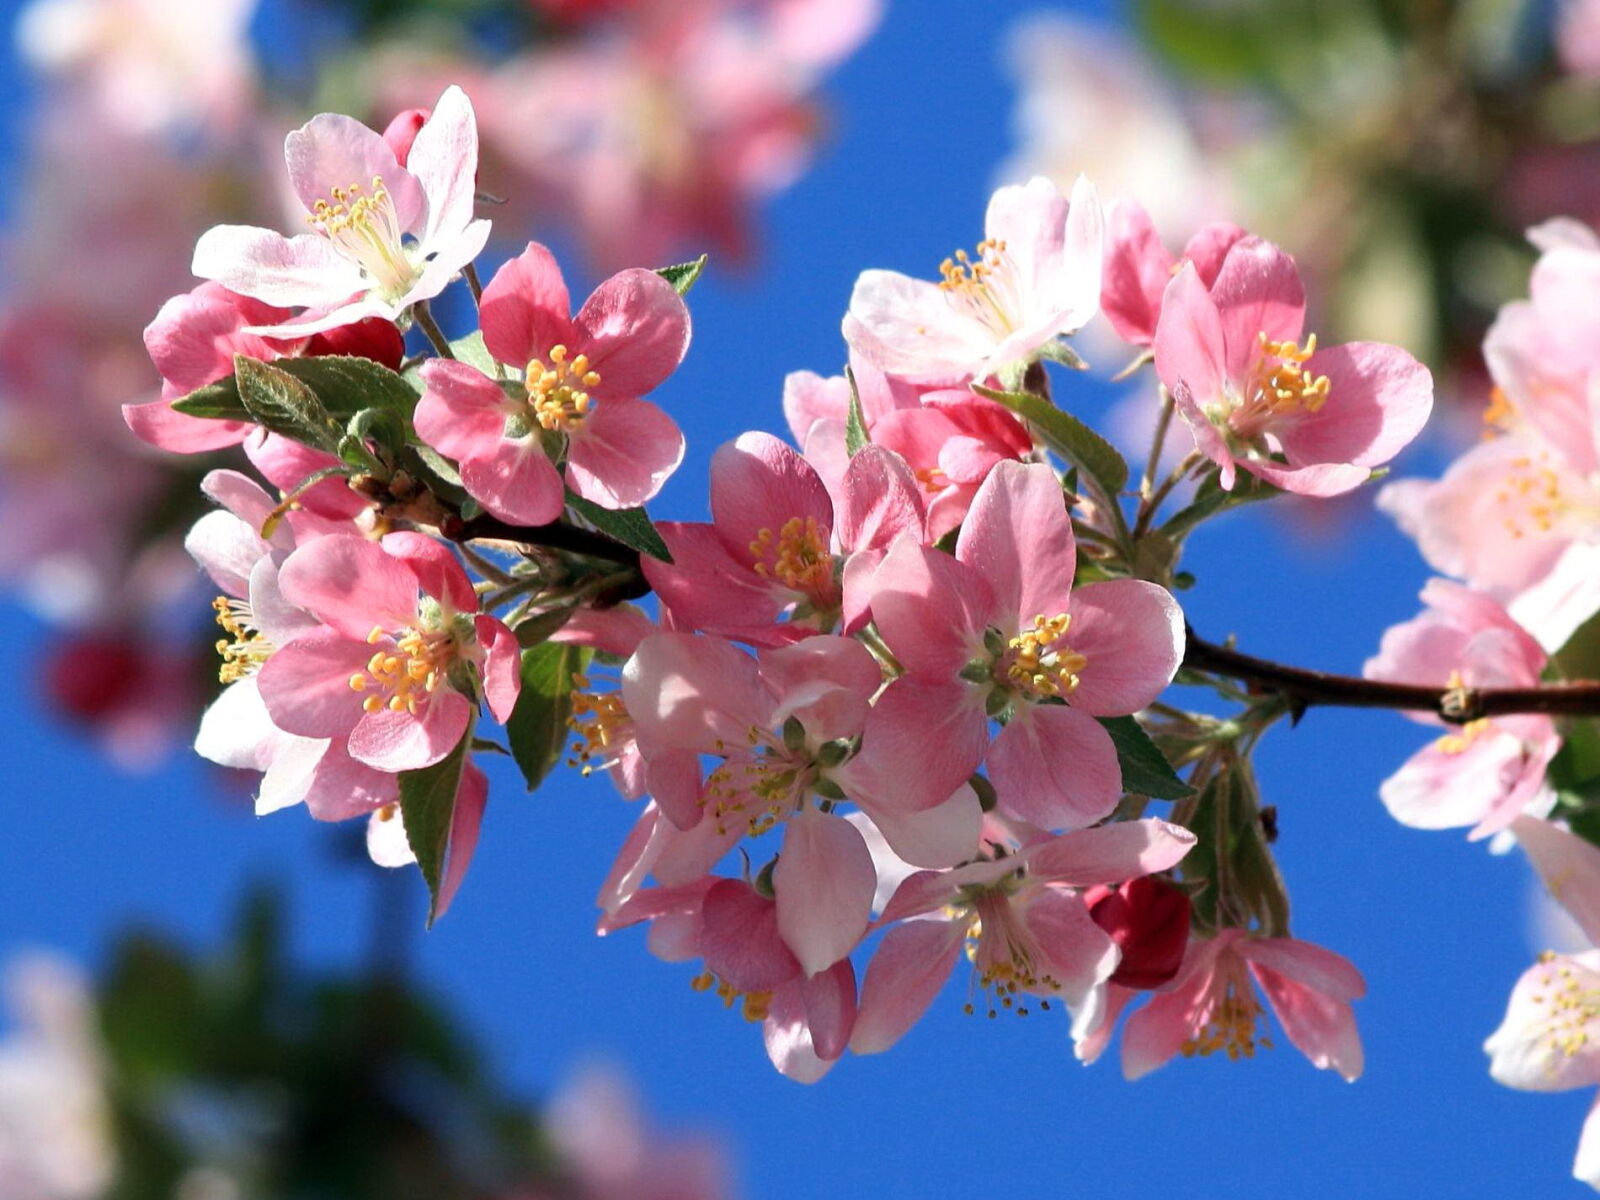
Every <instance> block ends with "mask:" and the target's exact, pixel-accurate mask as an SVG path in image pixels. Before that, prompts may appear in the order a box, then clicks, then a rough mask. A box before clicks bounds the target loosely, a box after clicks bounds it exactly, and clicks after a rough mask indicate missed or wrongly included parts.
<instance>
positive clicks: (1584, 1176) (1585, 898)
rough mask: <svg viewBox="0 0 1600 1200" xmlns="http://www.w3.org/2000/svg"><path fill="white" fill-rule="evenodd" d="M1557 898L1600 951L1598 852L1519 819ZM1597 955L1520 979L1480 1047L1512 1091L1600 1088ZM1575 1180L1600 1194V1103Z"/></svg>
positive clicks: (1552, 961) (1516, 827)
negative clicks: (1504, 1011)
mask: <svg viewBox="0 0 1600 1200" xmlns="http://www.w3.org/2000/svg"><path fill="white" fill-rule="evenodd" d="M1511 829H1512V832H1513V833H1514V834H1515V835H1516V838H1517V841H1518V842H1519V843H1521V845H1522V848H1523V849H1524V850H1526V851H1527V853H1528V858H1529V859H1530V861H1531V862H1532V863H1533V865H1534V867H1535V868H1536V869H1537V870H1538V872H1539V875H1540V877H1541V878H1542V879H1543V880H1544V883H1545V885H1546V886H1547V887H1548V888H1549V889H1550V893H1551V895H1552V896H1554V897H1555V899H1556V900H1558V901H1559V902H1560V903H1561V905H1562V906H1563V907H1564V908H1565V909H1566V910H1567V911H1568V912H1569V913H1571V914H1572V916H1573V918H1574V919H1575V920H1576V921H1577V923H1578V925H1579V926H1580V927H1581V928H1582V930H1583V932H1584V934H1585V936H1586V937H1587V938H1588V939H1589V942H1590V943H1591V944H1592V945H1593V944H1600V849H1596V848H1595V846H1594V845H1592V844H1591V843H1589V842H1587V841H1585V840H1584V839H1582V838H1580V837H1578V836H1577V835H1575V834H1572V833H1568V832H1567V831H1566V830H1564V829H1561V828H1559V827H1558V826H1555V825H1551V824H1549V823H1548V822H1545V821H1539V820H1536V819H1534V818H1532V817H1519V818H1518V819H1517V820H1516V821H1515V822H1514V823H1513V824H1512V826H1511ZM1597 998H1600V950H1585V951H1583V952H1581V953H1578V954H1570V955H1569V954H1552V953H1546V954H1543V955H1541V956H1540V959H1539V962H1538V963H1537V964H1536V965H1534V966H1533V967H1530V968H1529V969H1528V970H1527V971H1526V972H1524V973H1523V975H1522V977H1521V978H1520V979H1518V980H1517V983H1516V986H1515V987H1514V988H1513V989H1512V992H1511V999H1510V1002H1509V1003H1508V1004H1507V1006H1506V1015H1505V1019H1504V1020H1502V1021H1501V1023H1500V1027H1499V1028H1498V1029H1496V1030H1495V1031H1494V1033H1492V1034H1490V1035H1489V1038H1488V1040H1487V1041H1486V1042H1484V1045H1483V1048H1484V1050H1485V1051H1486V1052H1487V1053H1488V1054H1489V1074H1490V1075H1492V1076H1493V1077H1494V1079H1495V1080H1496V1082H1498V1083H1502V1084H1505V1085H1506V1086H1507V1087H1513V1088H1518V1089H1521V1090H1523V1091H1533V1092H1559V1091H1567V1090H1570V1089H1572V1088H1578V1087H1591V1086H1593V1085H1595V1084H1600V999H1597ZM1572 1174H1573V1177H1574V1178H1576V1179H1580V1180H1582V1181H1583V1182H1585V1183H1587V1184H1589V1185H1590V1186H1591V1187H1600V1101H1597V1103H1596V1105H1595V1106H1594V1107H1592V1108H1591V1109H1590V1110H1589V1115H1588V1117H1587V1118H1586V1119H1585V1121H1584V1125H1583V1133H1582V1136H1581V1137H1580V1138H1579V1141H1578V1154H1577V1159H1576V1161H1575V1162H1574V1163H1573V1167H1572Z"/></svg>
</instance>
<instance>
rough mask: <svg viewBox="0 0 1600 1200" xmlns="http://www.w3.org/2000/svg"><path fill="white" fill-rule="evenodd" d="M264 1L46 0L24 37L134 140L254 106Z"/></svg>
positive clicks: (228, 125) (218, 128)
mask: <svg viewBox="0 0 1600 1200" xmlns="http://www.w3.org/2000/svg"><path fill="white" fill-rule="evenodd" d="M255 9H256V0H208V2H207V3H205V4H200V5H185V4H171V3H168V2H167V0H36V2H35V3H33V4H30V5H28V6H27V8H26V9H24V10H23V15H22V17H21V18H20V20H19V22H18V28H17V40H18V44H19V47H20V49H21V50H22V52H23V54H24V55H25V56H26V57H27V58H28V59H29V60H31V61H32V62H33V64H34V65H36V66H38V67H40V68H42V69H44V70H46V71H48V72H50V73H51V74H53V75H56V76H58V77H61V78H63V79H65V80H67V81H69V82H70V83H72V84H75V85H76V86H77V87H79V88H81V89H82V90H83V91H85V92H86V93H87V94H88V95H89V96H92V97H93V100H94V105H95V108H96V110H97V113H98V120H99V121H101V122H103V123H105V124H107V125H109V126H112V127H115V128H117V129H119V130H120V131H121V133H122V134H123V136H124V137H128V135H133V136H132V137H129V138H128V140H134V138H145V137H148V136H149V135H151V134H160V133H188V132H192V131H193V130H195V129H200V128H204V129H208V130H209V131H211V132H214V133H223V134H226V133H228V132H230V131H231V130H232V129H233V128H234V127H235V126H237V125H238V124H240V123H242V122H243V120H244V118H245V117H246V116H247V115H248V113H249V107H250V101H251V99H252V92H253V90H254V78H253V76H254V64H253V63H252V61H251V55H250V40H249V32H250V31H249V26H250V20H251V17H252V16H253V15H254V12H255Z"/></svg>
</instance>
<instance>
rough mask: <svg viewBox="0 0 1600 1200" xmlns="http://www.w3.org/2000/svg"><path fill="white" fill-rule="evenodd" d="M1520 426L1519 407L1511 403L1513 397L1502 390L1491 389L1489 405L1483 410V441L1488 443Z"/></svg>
mask: <svg viewBox="0 0 1600 1200" xmlns="http://www.w3.org/2000/svg"><path fill="white" fill-rule="evenodd" d="M1519 424H1521V420H1520V418H1519V417H1518V414H1517V406H1516V405H1515V404H1513V403H1512V402H1511V397H1510V396H1508V395H1506V394H1505V391H1504V389H1502V388H1490V389H1489V403H1488V404H1487V405H1486V406H1485V407H1484V410H1483V440H1484V441H1486V442H1487V441H1489V440H1490V439H1491V438H1493V437H1494V436H1495V435H1496V434H1501V433H1510V432H1511V431H1512V430H1513V429H1515V428H1516V427H1517V426H1518V425H1519Z"/></svg>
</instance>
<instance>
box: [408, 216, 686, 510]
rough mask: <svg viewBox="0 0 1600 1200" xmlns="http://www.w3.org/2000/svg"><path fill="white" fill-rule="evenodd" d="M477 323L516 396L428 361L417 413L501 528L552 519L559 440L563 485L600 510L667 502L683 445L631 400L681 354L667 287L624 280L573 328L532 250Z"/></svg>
mask: <svg viewBox="0 0 1600 1200" xmlns="http://www.w3.org/2000/svg"><path fill="white" fill-rule="evenodd" d="M481 314H482V322H483V337H484V344H485V345H486V346H487V347H488V350H489V353H490V354H491V355H493V356H494V358H495V359H496V361H498V362H503V363H510V364H513V365H514V366H516V367H518V368H525V369H524V373H523V377H522V381H521V384H520V386H516V387H513V388H512V389H510V390H508V389H507V388H504V387H502V386H501V384H500V383H497V382H496V381H494V380H492V379H490V378H488V377H487V376H486V375H484V374H483V373H482V372H481V371H479V370H478V369H477V368H475V367H472V366H469V365H468V364H466V363H463V362H457V361H454V360H450V359H433V360H431V361H429V362H428V363H427V364H426V365H425V366H424V367H423V381H424V383H425V384H426V390H425V391H424V393H423V396H422V399H421V401H420V402H419V403H418V405H417V411H416V425H417V433H418V435H419V436H421V437H422V439H423V440H424V441H426V442H427V443H428V444H429V445H431V446H433V447H434V449H436V450H438V451H440V452H441V453H443V454H448V455H450V456H451V457H452V458H455V459H457V460H458V461H459V462H460V464H461V478H462V482H463V483H464V484H465V485H466V488H467V490H468V491H469V492H470V493H471V494H472V495H473V496H474V497H476V498H477V499H478V500H479V501H481V502H482V503H483V505H484V506H485V507H486V508H487V509H489V511H490V512H493V513H494V514H495V515H496V516H499V517H503V518H504V519H506V520H509V521H516V522H520V523H522V524H529V525H541V524H544V523H546V522H549V521H554V520H555V519H556V518H558V517H559V516H560V515H561V511H562V508H563V507H564V505H565V493H564V491H563V488H562V476H561V473H560V472H559V471H557V470H556V467H555V465H554V463H552V462H551V461H550V458H549V456H548V453H547V451H546V448H545V442H546V439H547V438H551V437H554V438H559V439H564V444H565V446H566V456H567V463H566V482H567V483H568V484H570V485H571V487H572V489H573V491H575V492H577V493H578V494H579V495H580V496H583V497H584V498H586V499H588V500H592V501H594V502H595V503H596V504H600V505H603V506H604V507H606V508H632V507H634V506H637V505H640V504H643V503H644V502H645V501H647V500H649V499H650V498H651V497H653V496H654V495H655V494H656V493H657V492H658V491H660V490H661V486H662V484H664V483H665V482H666V481H667V477H668V476H670V475H671V474H672V472H673V471H675V470H676V469H677V466H678V464H679V463H680V462H681V461H682V460H683V434H682V433H681V432H680V431H679V430H678V427H677V425H676V424H675V423H674V422H673V420H672V418H671V417H669V416H667V414H666V413H664V412H663V411H662V410H661V409H659V408H657V407H656V406H655V405H654V404H651V403H650V402H649V401H647V400H641V399H639V397H640V396H642V395H644V394H645V393H646V392H649V391H651V390H652V389H654V388H655V387H656V386H657V385H658V384H660V383H661V382H662V381H663V380H664V379H666V377H667V376H668V375H670V374H671V373H672V372H673V371H674V370H675V369H676V368H677V366H678V364H679V363H680V362H682V361H683V356H684V353H685V351H686V350H687V349H688V345H689V311H688V309H687V308H685V307H684V303H683V301H682V300H681V299H679V297H678V294H677V293H676V292H675V291H673V290H672V285H671V284H669V283H668V282H667V281H666V280H665V279H663V278H661V276H659V275H657V274H656V273H655V272H653V271H646V270H642V269H638V268H634V269H630V270H627V271H622V272H620V273H619V274H616V275H613V276H612V277H611V278H610V279H608V280H606V281H605V282H604V283H602V284H601V285H600V286H599V287H598V288H596V289H595V291H594V293H593V294H592V295H591V296H590V297H589V298H588V300H586V301H585V302H584V304H583V307H582V308H580V309H579V310H578V312H577V314H576V315H573V313H572V311H571V302H570V300H569V299H568V296H567V285H566V282H565V281H564V280H563V279H562V277H561V268H560V267H558V266H557V265H556V261H555V258H554V257H553V256H552V255H551V253H550V251H549V250H547V249H545V247H543V246H541V245H539V244H538V243H529V245H528V248H527V249H526V250H525V251H523V253H522V255H521V256H520V257H518V258H516V259H513V260H512V261H511V262H509V263H507V264H506V265H505V266H503V267H502V268H500V270H499V272H497V273H496V275H495V277H494V279H493V280H492V281H491V282H490V284H489V286H488V287H487V288H485V289H484V293H483V303H482V308H481ZM516 393H521V394H520V395H519V394H516Z"/></svg>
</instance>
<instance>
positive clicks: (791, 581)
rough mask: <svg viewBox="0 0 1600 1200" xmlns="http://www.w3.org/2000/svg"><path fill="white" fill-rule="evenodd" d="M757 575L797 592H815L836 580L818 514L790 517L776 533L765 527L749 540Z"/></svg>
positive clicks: (831, 558)
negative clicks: (817, 520) (818, 521)
mask: <svg viewBox="0 0 1600 1200" xmlns="http://www.w3.org/2000/svg"><path fill="white" fill-rule="evenodd" d="M750 557H751V558H752V559H754V560H755V564H754V565H755V570H756V574H758V575H762V576H766V577H767V578H771V579H776V580H777V581H778V582H779V583H781V584H783V586H784V587H787V588H793V589H794V590H795V591H797V592H809V593H812V594H816V593H818V592H821V591H822V590H823V589H824V588H826V587H827V586H828V584H830V583H831V582H832V581H833V557H832V556H831V555H830V554H829V553H828V543H827V540H826V539H825V538H824V537H823V536H822V530H821V528H820V527H819V526H818V525H817V522H816V518H815V517H804V518H801V517H790V518H789V519H788V520H787V521H785V522H784V523H783V528H782V529H780V530H778V532H777V534H776V535H774V534H773V532H772V530H771V529H763V530H761V532H759V533H758V534H756V536H755V540H754V541H752V542H751V543H750Z"/></svg>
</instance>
